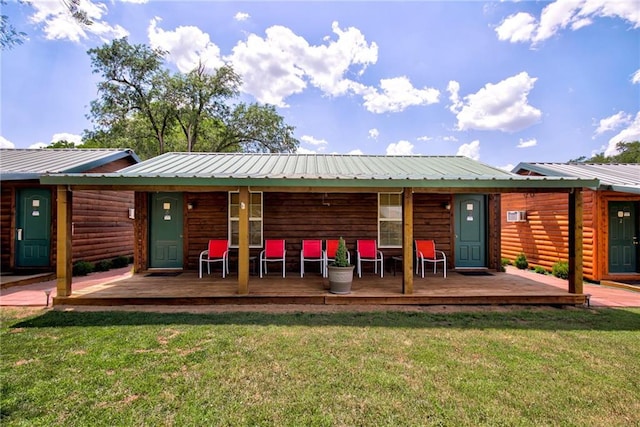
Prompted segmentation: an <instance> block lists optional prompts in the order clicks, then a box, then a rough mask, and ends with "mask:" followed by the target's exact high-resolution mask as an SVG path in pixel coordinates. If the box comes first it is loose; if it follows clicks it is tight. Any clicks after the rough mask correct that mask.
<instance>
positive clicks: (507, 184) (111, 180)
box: [40, 174, 599, 190]
mask: <svg viewBox="0 0 640 427" xmlns="http://www.w3.org/2000/svg"><path fill="white" fill-rule="evenodd" d="M40 182H41V183H42V184H50V185H95V186H154V187H163V186H172V187H197V186H201V187H218V186H227V187H228V186H252V187H256V186H262V187H266V186H269V187H338V188H342V187H361V188H370V187H383V188H404V187H415V188H441V187H448V188H522V189H524V190H526V189H535V188H551V189H557V188H591V189H595V188H598V186H599V181H598V180H597V179H588V180H587V179H578V178H555V177H553V178H547V177H544V178H540V179H532V178H526V179H497V178H496V179H473V178H472V179H463V178H456V179H400V180H398V179H353V178H345V179H308V178H307V179H305V178H209V177H175V176H171V177H163V176H143V177H141V176H135V177H128V176H122V175H104V174H100V175H97V174H96V175H88V174H82V175H76V176H70V175H44V176H42V177H41V178H40Z"/></svg>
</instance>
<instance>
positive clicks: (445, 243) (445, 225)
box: [413, 194, 454, 268]
mask: <svg viewBox="0 0 640 427" xmlns="http://www.w3.org/2000/svg"><path fill="white" fill-rule="evenodd" d="M447 203H449V204H450V205H449V206H453V203H452V201H451V197H450V196H449V195H448V194H414V195H413V238H414V239H418V240H435V242H436V249H437V250H439V251H444V253H445V254H446V255H447V264H448V267H449V268H451V267H453V260H454V257H453V234H452V229H451V227H452V224H453V222H452V220H451V219H452V216H451V215H452V210H447V209H446V208H445V207H444V205H446V204H447Z"/></svg>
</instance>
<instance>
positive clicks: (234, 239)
mask: <svg viewBox="0 0 640 427" xmlns="http://www.w3.org/2000/svg"><path fill="white" fill-rule="evenodd" d="M229 225H230V230H231V236H230V237H231V246H238V242H240V232H239V228H240V227H239V225H240V223H239V222H238V221H230V222H229Z"/></svg>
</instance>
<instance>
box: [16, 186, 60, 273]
mask: <svg viewBox="0 0 640 427" xmlns="http://www.w3.org/2000/svg"><path fill="white" fill-rule="evenodd" d="M16 197H17V199H16V233H15V239H16V245H15V248H16V267H49V265H50V254H51V192H50V191H49V190H46V189H42V188H27V189H22V190H18V191H17V193H16Z"/></svg>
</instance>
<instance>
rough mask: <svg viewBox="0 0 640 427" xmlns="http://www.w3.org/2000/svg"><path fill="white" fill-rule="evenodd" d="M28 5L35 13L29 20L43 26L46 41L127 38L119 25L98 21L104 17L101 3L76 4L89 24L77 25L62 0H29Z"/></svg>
mask: <svg viewBox="0 0 640 427" xmlns="http://www.w3.org/2000/svg"><path fill="white" fill-rule="evenodd" d="M29 3H30V4H31V5H32V6H33V8H34V10H35V13H34V14H33V15H31V16H30V18H29V19H30V21H31V22H32V23H34V24H38V25H42V26H43V31H44V34H45V37H46V38H47V39H48V40H69V41H72V42H79V41H80V40H81V39H87V38H89V35H91V34H93V35H96V36H98V37H99V38H100V39H101V40H102V41H109V40H111V39H114V38H121V37H125V36H128V35H129V32H128V31H127V30H125V29H124V28H123V27H121V26H120V25H116V26H111V25H109V24H108V23H107V22H106V21H104V20H103V19H102V17H103V15H106V14H107V6H106V5H105V4H104V3H94V2H92V1H90V0H85V1H81V2H80V3H79V9H80V10H81V11H83V12H85V13H86V15H87V17H88V18H89V19H90V20H91V21H92V24H91V25H82V24H79V23H78V22H77V21H76V20H75V19H73V17H72V16H71V14H70V12H69V10H68V9H67V7H66V6H65V4H64V2H62V1H51V0H31V1H30V2H29Z"/></svg>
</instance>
